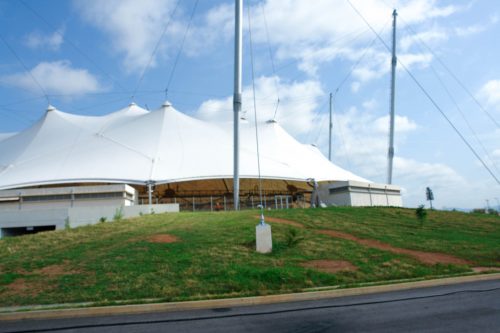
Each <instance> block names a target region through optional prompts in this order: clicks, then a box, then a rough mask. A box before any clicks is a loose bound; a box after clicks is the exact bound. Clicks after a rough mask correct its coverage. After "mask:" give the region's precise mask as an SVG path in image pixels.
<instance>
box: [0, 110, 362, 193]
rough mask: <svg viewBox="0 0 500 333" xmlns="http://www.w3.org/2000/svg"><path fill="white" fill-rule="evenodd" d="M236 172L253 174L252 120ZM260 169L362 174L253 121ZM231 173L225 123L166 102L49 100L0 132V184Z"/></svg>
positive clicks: (295, 176) (285, 174)
mask: <svg viewBox="0 0 500 333" xmlns="http://www.w3.org/2000/svg"><path fill="white" fill-rule="evenodd" d="M240 132H241V137H240V177H241V178H257V177H258V168H257V153H256V140H255V126H254V125H253V124H251V123H248V122H245V121H243V122H242V123H241V124H240ZM259 143H260V163H261V176H262V178H267V179H286V180H301V181H302V180H306V179H308V178H315V179H316V180H317V181H334V180H357V181H363V182H368V181H367V180H366V179H363V178H361V177H358V176H356V175H354V174H352V173H351V172H349V171H346V170H344V169H342V168H340V167H338V166H336V165H334V164H332V163H331V162H330V161H328V160H327V159H326V158H325V157H324V156H323V154H321V152H320V151H319V150H318V149H317V148H316V147H313V146H311V145H304V144H301V143H299V142H298V141H296V140H295V139H294V138H293V137H292V136H290V135H289V134H288V133H287V132H286V131H285V130H284V129H283V128H282V127H281V126H280V125H279V124H278V123H276V122H263V123H261V124H259ZM232 177H233V139H232V124H229V123H224V124H222V123H215V122H207V121H202V120H198V119H195V118H192V117H189V116H187V115H185V114H183V113H181V112H178V111H177V110H175V109H174V108H173V107H172V106H171V105H170V104H169V103H165V104H164V105H163V106H162V107H161V108H160V109H158V110H155V111H151V112H149V111H147V110H144V109H142V108H140V107H138V106H137V105H135V104H131V105H129V106H128V107H126V108H124V109H122V110H119V111H117V112H114V113H110V114H107V115H105V116H80V115H74V114H70V113H65V112H61V111H59V110H56V109H55V108H53V107H49V109H48V110H47V112H46V113H45V115H44V116H43V117H42V118H41V119H40V120H39V121H38V122H37V123H35V124H34V125H33V126H31V127H30V128H28V129H26V130H24V131H22V132H19V133H16V134H4V135H0V189H10V188H17V187H26V186H35V185H44V184H47V185H48V184H62V183H76V182H120V183H129V184H145V183H146V182H148V181H154V182H156V183H158V184H161V183H171V182H179V181H188V180H202V179H218V178H232Z"/></svg>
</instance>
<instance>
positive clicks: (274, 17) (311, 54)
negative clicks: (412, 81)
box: [252, 0, 459, 80]
mask: <svg viewBox="0 0 500 333" xmlns="http://www.w3.org/2000/svg"><path fill="white" fill-rule="evenodd" d="M353 3H354V6H356V7H357V9H358V10H359V11H360V12H361V14H362V15H363V16H364V17H365V18H366V20H367V21H368V22H369V23H370V25H371V26H372V27H373V28H374V29H375V30H376V31H379V32H380V31H382V29H383V28H385V30H384V32H383V33H382V36H383V37H385V38H386V39H387V40H389V38H388V35H387V34H388V32H389V30H390V21H391V19H392V15H391V14H392V9H390V8H389V7H388V6H387V4H386V2H385V1H380V0H363V1H353ZM263 7H264V10H265V13H266V16H267V22H268V27H269V31H272V34H270V35H269V37H270V42H271V43H272V44H273V45H274V46H275V49H276V56H277V59H278V60H285V59H290V58H292V59H294V60H299V68H300V69H301V70H303V71H304V72H306V73H308V74H309V75H313V76H314V75H316V73H317V70H318V67H319V66H320V65H321V64H322V63H324V62H328V61H331V60H333V59H335V58H337V57H340V58H343V59H348V60H351V61H355V60H357V58H358V57H359V56H360V53H361V50H363V49H364V48H366V45H367V42H369V41H371V40H373V34H372V33H371V32H370V31H368V27H367V26H366V24H365V23H364V22H363V20H362V19H361V18H360V17H359V16H358V15H357V14H356V13H355V12H354V10H353V9H352V8H351V7H350V6H349V4H348V2H346V1H344V0H335V1H332V0H317V1H315V2H314V6H311V4H310V3H308V2H307V1H300V0H290V1H286V2H284V1H279V0H267V1H265V2H264V3H263ZM395 7H396V8H399V12H400V14H401V16H402V17H404V23H400V26H401V25H403V24H415V23H421V22H424V21H429V20H430V19H433V18H436V17H446V16H449V15H451V14H453V13H455V12H456V11H458V10H459V8H458V7H456V6H444V7H443V6H440V5H438V2H437V1H436V0H406V1H396V3H395ZM252 13H254V14H253V16H255V18H254V21H256V23H255V24H254V26H253V28H254V29H253V30H254V31H253V33H254V40H255V41H256V42H257V43H259V42H262V43H265V42H267V34H266V31H265V29H264V24H263V23H261V21H263V18H262V9H261V6H260V5H256V6H254V7H252ZM365 32H366V33H365ZM368 52H369V53H371V54H368V56H367V61H364V63H365V65H364V66H363V67H365V68H364V71H363V70H361V71H358V75H360V80H363V78H364V79H370V78H372V77H377V76H378V75H379V74H380V73H383V72H385V71H386V70H385V67H386V66H387V65H386V64H385V63H384V64H382V63H381V61H380V56H381V55H379V54H377V53H380V52H376V51H375V50H374V49H372V50H368ZM382 55H383V57H384V59H385V60H386V59H387V54H386V51H385V50H384V51H383V54H382ZM407 56H408V57H410V56H411V55H407ZM419 56H420V55H418V56H415V57H419ZM385 60H384V61H385ZM421 60H422V61H423V60H424V59H421ZM385 62H387V61H385ZM381 66H382V67H383V69H379V67H381Z"/></svg>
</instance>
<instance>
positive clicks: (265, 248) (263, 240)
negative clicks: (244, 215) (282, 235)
mask: <svg viewBox="0 0 500 333" xmlns="http://www.w3.org/2000/svg"><path fill="white" fill-rule="evenodd" d="M255 239H256V242H255V243H256V250H257V252H259V253H270V252H271V251H272V250H273V238H272V236H271V226H270V225H269V224H258V225H257V226H256V227H255Z"/></svg>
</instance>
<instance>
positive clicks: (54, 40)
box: [24, 28, 64, 51]
mask: <svg viewBox="0 0 500 333" xmlns="http://www.w3.org/2000/svg"><path fill="white" fill-rule="evenodd" d="M24 42H25V44H26V46H28V47H29V48H32V49H38V48H45V49H49V50H53V51H57V50H59V48H60V47H61V45H62V43H63V42H64V29H63V28H61V29H59V30H57V31H55V32H54V33H53V34H51V35H44V34H42V33H40V32H36V31H35V32H32V33H30V34H29V35H28V36H26V38H25V41H24Z"/></svg>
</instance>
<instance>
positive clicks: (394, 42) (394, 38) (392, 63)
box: [387, 9, 398, 184]
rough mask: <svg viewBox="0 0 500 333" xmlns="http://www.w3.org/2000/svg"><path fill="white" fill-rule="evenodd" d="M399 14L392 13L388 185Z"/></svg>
mask: <svg viewBox="0 0 500 333" xmlns="http://www.w3.org/2000/svg"><path fill="white" fill-rule="evenodd" d="M397 16H398V13H397V12H396V10H395V9H394V11H393V12H392V17H393V20H392V60H391V118H390V124H389V152H388V160H389V161H388V162H389V163H388V167H387V184H392V160H393V158H394V100H395V96H396V65H397V62H398V60H397V58H396V17H397Z"/></svg>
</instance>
